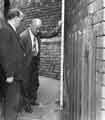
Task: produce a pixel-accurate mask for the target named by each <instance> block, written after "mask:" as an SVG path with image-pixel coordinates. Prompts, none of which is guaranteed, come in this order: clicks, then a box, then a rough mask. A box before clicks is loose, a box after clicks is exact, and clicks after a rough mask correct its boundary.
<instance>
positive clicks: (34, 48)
mask: <svg viewBox="0 0 105 120" xmlns="http://www.w3.org/2000/svg"><path fill="white" fill-rule="evenodd" d="M33 51H34V53H35V55H37V54H38V51H39V49H38V41H37V38H36V37H34V43H33Z"/></svg>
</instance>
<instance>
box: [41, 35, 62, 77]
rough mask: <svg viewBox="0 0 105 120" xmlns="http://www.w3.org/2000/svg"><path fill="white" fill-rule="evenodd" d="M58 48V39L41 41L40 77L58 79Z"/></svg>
mask: <svg viewBox="0 0 105 120" xmlns="http://www.w3.org/2000/svg"><path fill="white" fill-rule="evenodd" d="M60 46H61V38H60V37H55V38H52V39H48V40H46V39H43V40H42V44H41V61H40V75H42V76H47V77H52V78H55V79H60V61H61V59H60V53H61V50H60Z"/></svg>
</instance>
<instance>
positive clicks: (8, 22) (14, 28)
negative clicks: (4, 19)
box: [8, 21, 16, 31]
mask: <svg viewBox="0 0 105 120" xmlns="http://www.w3.org/2000/svg"><path fill="white" fill-rule="evenodd" d="M8 23H9V24H10V26H11V27H12V28H13V29H14V31H16V28H15V26H14V25H13V24H12V23H11V22H10V21H8Z"/></svg>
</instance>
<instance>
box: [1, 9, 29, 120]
mask: <svg viewBox="0 0 105 120" xmlns="http://www.w3.org/2000/svg"><path fill="white" fill-rule="evenodd" d="M23 16H24V15H23V13H22V12H21V11H20V10H18V9H11V10H10V11H9V12H8V15H7V21H8V22H7V24H6V25H5V26H4V27H2V28H1V29H0V66H1V67H0V69H1V68H2V70H1V71H3V74H4V78H5V79H4V81H5V85H6V88H5V103H4V104H3V108H2V115H3V117H4V120H17V115H18V112H19V104H20V98H21V94H20V93H21V92H20V90H21V89H20V88H21V83H22V81H24V80H25V79H26V78H27V77H26V76H25V74H26V67H25V59H26V58H25V56H26V55H25V51H24V48H23V46H22V45H21V43H20V39H19V36H18V35H17V33H16V28H17V27H18V26H19V25H20V23H21V20H22V19H23Z"/></svg>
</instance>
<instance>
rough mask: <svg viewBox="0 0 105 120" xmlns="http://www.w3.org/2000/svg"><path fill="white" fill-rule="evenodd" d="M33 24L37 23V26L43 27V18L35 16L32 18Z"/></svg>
mask: <svg viewBox="0 0 105 120" xmlns="http://www.w3.org/2000/svg"><path fill="white" fill-rule="evenodd" d="M32 25H35V26H36V27H41V25H42V20H41V19H39V18H35V19H33V20H32Z"/></svg>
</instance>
